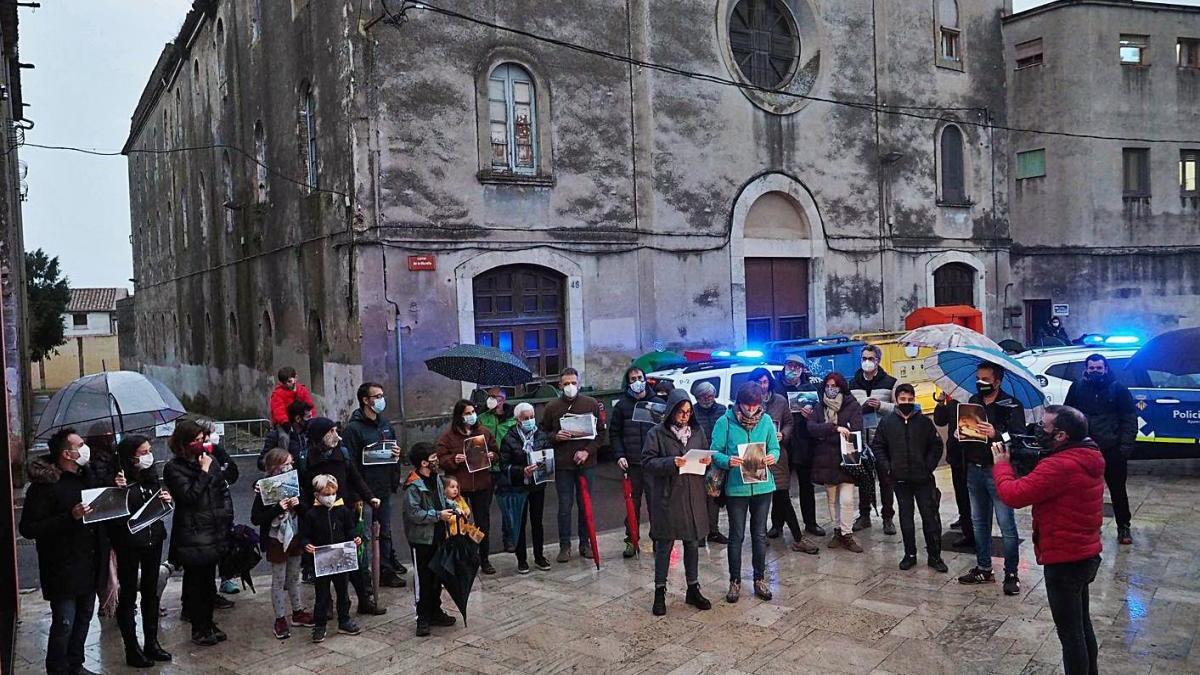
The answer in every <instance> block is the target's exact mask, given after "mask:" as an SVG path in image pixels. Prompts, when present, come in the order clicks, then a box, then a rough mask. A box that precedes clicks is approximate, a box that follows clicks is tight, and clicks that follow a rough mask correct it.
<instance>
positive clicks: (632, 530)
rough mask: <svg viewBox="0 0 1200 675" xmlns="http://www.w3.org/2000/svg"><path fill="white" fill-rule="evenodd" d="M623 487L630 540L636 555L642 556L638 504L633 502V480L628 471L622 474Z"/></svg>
mask: <svg viewBox="0 0 1200 675" xmlns="http://www.w3.org/2000/svg"><path fill="white" fill-rule="evenodd" d="M621 488H622V489H623V490H624V492H625V522H626V523H627V524H628V527H629V542H630V543H632V544H633V551H634V555H636V556H638V557H639V558H640V557H641V553H642V550H641V549H640V548H638V539H640V538H641V537H640V535H641V532H639V531H638V530H639V528H638V518H637V515H638V512H637V506H635V505H634V503H633V481H632V480H630V479H629V474H628V473H622V474H621Z"/></svg>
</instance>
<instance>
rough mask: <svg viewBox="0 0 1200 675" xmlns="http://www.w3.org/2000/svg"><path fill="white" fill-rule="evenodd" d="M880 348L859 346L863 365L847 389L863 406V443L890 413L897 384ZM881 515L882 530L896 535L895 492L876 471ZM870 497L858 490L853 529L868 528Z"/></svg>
mask: <svg viewBox="0 0 1200 675" xmlns="http://www.w3.org/2000/svg"><path fill="white" fill-rule="evenodd" d="M882 360H883V350H882V349H880V348H879V347H877V346H875V345H867V346H865V347H863V348H862V367H861V368H859V369H858V370H857V371H855V373H854V377H852V378H850V391H851V392H852V393H853V394H854V397H855V398H856V399H858V402H859V404H860V405H862V411H863V442H864V443H866V444H867V445H870V444H871V441H872V440H873V439H874V438H875V429H876V428H877V427H878V426H879V421H880V420H881V419H883V416H884V415H889V414H891V412H892V410H893V407H894V405H895V404H894V403H893V402H892V389H894V388H895V387H896V378H894V377H892V376H891V375H888V374H887V371H885V370H884V369H883V366H882V365H881V361H882ZM878 478H879V502H880V507H879V510H880V512H881V513H880V515H882V516H883V533H884V534H896V522H895V517H896V507H895V502H896V499H895V494H894V493H893V491H892V484H891V482H890V481H889V480H888V479H887V478H886V477H885V476H884V475H883V474H879V476H878ZM871 506H872V503H871V501H870V500H867V499H863V491H862V489H861V488H860V489H859V492H858V519H857V520H855V521H854V531H855V532H858V531H859V530H863V529H866V528H868V527H871Z"/></svg>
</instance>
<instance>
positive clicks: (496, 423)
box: [479, 387, 517, 553]
mask: <svg viewBox="0 0 1200 675" xmlns="http://www.w3.org/2000/svg"><path fill="white" fill-rule="evenodd" d="M485 405H486V406H487V410H485V411H484V412H483V413H482V414H481V415H480V416H479V423H480V424H482V425H483V427H484V428H485V429H487V430H488V431H490V432H492V436H495V437H496V443H497V444H503V443H504V437H505V436H507V435H508V431H509V429H512V428H513V427H514V426H516V425H517V417H516V413H515V412H513V407H512V406H511V405H509V404H508V392H506V391H504V387H488V390H487V399H485ZM491 472H492V474H493V475H492V480H493V481H494V483H495V485H494V487H495V488H496V492H495V496H496V498H497V501H501V500H502V499H504V498H506V497H503V498H502V497H501V495H502V494H506V493H507V492H508V490H509V489H510V486H509V485H508V484H507V483H505V482H502V481H501V480H500V475H499V474H500V465H499V464H492V467H491ZM503 510H504V509H503V506H501V513H503ZM509 520H510V519H509V518H501V519H500V539H501V543H502V544H504V552H505V553H512V552H514V551H515V550H516V545H515V544H514V543H513V542H515V541H516V534H515V533H513V532H512V525H510V524H509Z"/></svg>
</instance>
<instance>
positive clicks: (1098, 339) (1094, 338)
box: [1083, 335, 1104, 345]
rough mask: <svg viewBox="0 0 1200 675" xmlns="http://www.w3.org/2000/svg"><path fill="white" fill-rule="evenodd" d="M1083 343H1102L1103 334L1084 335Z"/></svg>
mask: <svg viewBox="0 0 1200 675" xmlns="http://www.w3.org/2000/svg"><path fill="white" fill-rule="evenodd" d="M1083 343H1084V344H1087V345H1100V344H1104V336H1103V335H1085V336H1084V338H1083Z"/></svg>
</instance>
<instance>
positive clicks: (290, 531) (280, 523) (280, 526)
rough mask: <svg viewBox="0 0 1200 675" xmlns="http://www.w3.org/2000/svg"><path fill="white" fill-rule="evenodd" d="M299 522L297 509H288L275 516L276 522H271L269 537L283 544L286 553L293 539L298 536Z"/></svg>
mask: <svg viewBox="0 0 1200 675" xmlns="http://www.w3.org/2000/svg"><path fill="white" fill-rule="evenodd" d="M298 521H299V517H298V516H297V515H296V510H295V509H288V510H287V511H284V512H283V513H281V514H279V515H278V516H275V520H272V521H271V531H270V533H269V536H270V537H271V538H272V539H274V540H275V541H278V542H279V543H281V544H283V550H285V551H286V550H287V549H288V547H289V546H291V545H292V537H294V536H296V530H297V522H298Z"/></svg>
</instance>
